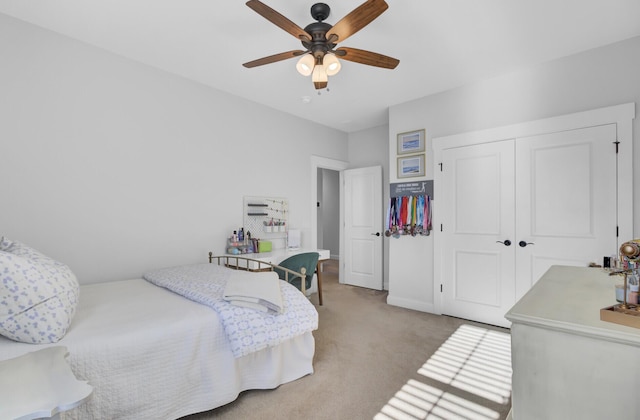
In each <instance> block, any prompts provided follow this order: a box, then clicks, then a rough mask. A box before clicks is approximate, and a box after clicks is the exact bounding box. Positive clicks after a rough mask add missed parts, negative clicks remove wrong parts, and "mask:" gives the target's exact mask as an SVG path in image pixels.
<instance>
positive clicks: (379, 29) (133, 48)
mask: <svg viewBox="0 0 640 420" xmlns="http://www.w3.org/2000/svg"><path fill="white" fill-rule="evenodd" d="M262 1H263V2H264V3H265V4H267V5H268V6H270V7H271V8H273V9H275V10H277V11H278V12H280V13H281V14H283V15H285V16H286V17H287V18H289V19H290V20H291V21H293V22H294V23H296V24H298V25H299V26H301V27H303V28H304V27H305V26H306V25H307V24H309V23H311V22H313V19H312V18H311V15H310V12H309V10H310V7H311V5H312V4H313V3H314V1H313V0H309V1H305V2H302V1H287V0H262ZM326 1H327V0H326ZM328 1H330V0H328ZM363 1H364V0H341V1H333V2H329V3H328V4H329V5H330V6H331V8H332V10H331V16H330V17H329V18H328V19H327V22H328V23H330V24H335V23H336V22H337V21H338V20H339V19H340V18H342V17H343V16H345V15H346V14H347V13H349V12H350V11H351V10H353V9H354V8H356V7H357V6H358V5H360V4H361V3H362V2H363ZM387 3H388V4H389V9H388V10H387V11H386V12H384V13H383V14H382V15H381V16H380V17H378V18H377V19H376V20H374V21H373V22H372V23H371V24H369V25H368V26H367V27H365V28H364V29H362V30H361V31H360V32H358V33H357V34H355V35H353V36H352V37H350V38H349V39H347V40H346V41H345V43H344V44H340V45H339V46H348V47H353V48H359V49H364V50H369V51H374V52H378V53H381V54H385V55H389V56H392V57H395V58H397V59H399V60H400V64H399V65H398V67H397V68H396V69H395V70H386V69H380V68H376V67H370V66H366V65H362V64H356V63H352V62H346V61H343V65H342V70H341V72H340V73H339V74H337V75H336V76H333V77H330V78H329V91H324V90H323V91H320V92H321V94H320V95H318V91H316V90H315V89H314V88H313V85H312V83H311V80H310V78H309V77H303V76H301V75H299V74H298V73H297V72H296V70H295V63H296V59H295V58H294V59H290V60H285V61H281V62H278V63H274V64H269V65H266V66H261V67H256V68H253V69H246V68H244V67H243V66H242V63H244V62H247V61H251V60H254V59H257V58H260V57H264V56H268V55H272V54H275V53H279V52H284V51H290V50H295V49H301V45H300V42H299V41H297V40H296V39H295V38H294V37H293V36H291V35H290V34H288V33H287V32H285V31H283V30H282V29H280V28H278V27H277V26H275V25H273V24H272V23H270V22H268V21H267V20H266V19H264V18H263V17H261V16H260V15H258V14H257V13H255V12H254V11H253V10H251V9H249V8H248V7H247V6H246V5H245V0H234V1H231V0H109V1H105V0H102V1H101V0H0V13H5V14H7V15H9V16H13V17H16V18H18V19H22V20H25V21H27V22H30V23H33V24H35V25H38V26H42V27H44V28H47V29H51V30H53V31H56V32H59V33H61V34H64V35H67V36H69V37H72V38H76V39H79V40H81V41H84V42H86V43H88V44H92V45H95V46H98V47H101V48H104V49H106V50H108V51H112V52H114V53H116V54H120V55H122V56H125V57H128V58H130V59H133V60H136V61H139V62H142V63H145V64H148V65H150V66H153V67H157V68H160V69H163V70H166V71H168V72H171V73H174V74H178V75H181V76H184V77H186V78H188V79H192V80H195V81H197V82H200V83H202V84H205V85H208V86H211V87H214V88H216V89H220V90H223V91H226V92H229V93H232V94H234V95H237V96H241V97H243V98H247V99H250V100H252V101H255V102H258V103H261V104H264V105H267V106H270V107H273V108H276V109H279V110H281V111H284V112H287V113H290V114H293V115H296V116H299V117H302V118H305V119H309V120H313V121H316V122H318V123H320V124H323V125H327V126H330V127H334V128H336V129H338V130H342V131H345V132H353V131H358V130H362V129H366V128H370V127H374V126H379V125H383V124H386V123H387V109H388V107H389V106H391V105H395V104H399V103H403V102H407V101H410V100H412V99H416V98H420V97H424V96H427V95H430V94H433V93H436V92H441V91H444V90H447V89H451V88H454V87H457V86H461V85H464V84H467V83H471V82H474V81H477V80H481V79H485V78H488V77H493V76H496V75H499V74H502V73H506V72H511V71H515V70H517V69H519V68H522V67H525V66H530V65H535V64H538V63H542V62H545V61H549V60H553V59H555V58H559V57H562V56H566V55H570V54H574V53H577V52H580V51H584V50H587V49H591V48H595V47H598V46H602V45H606V44H610V43H613V42H616V41H620V40H623V39H627V38H631V37H634V36H638V35H640V1H638V0H387ZM305 97H306V98H307V99H309V98H310V102H308V103H305V101H304V100H303V98H305Z"/></svg>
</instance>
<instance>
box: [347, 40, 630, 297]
mask: <svg viewBox="0 0 640 420" xmlns="http://www.w3.org/2000/svg"><path fill="white" fill-rule="evenodd" d="M629 102H635V103H636V104H638V103H640V37H636V38H632V39H629V40H626V41H623V42H619V43H616V44H612V45H609V46H605V47H601V48H596V49H593V50H589V51H586V52H583V53H580V54H576V55H572V56H568V57H564V58H561V59H558V60H554V61H551V62H547V63H544V64H541V65H538V66H534V67H531V68H527V69H522V70H520V71H517V72H513V73H510V74H505V75H502V76H499V77H495V78H492V79H488V80H484V81H481V82H478V83H474V84H471V85H467V86H462V87H460V88H457V89H453V90H450V91H446V92H442V93H440V94H436V95H431V96H428V97H425V98H421V99H417V100H415V101H411V102H407V103H403V104H400V105H396V106H393V107H391V108H390V111H389V132H390V136H389V150H390V151H391V150H395V147H396V146H395V144H396V143H395V142H396V138H395V135H396V133H400V132H404V131H409V130H415V129H418V128H425V129H426V135H427V145H430V140H431V139H432V138H434V137H441V136H445V135H450V134H457V133H462V132H468V131H474V130H480V129H486V128H492V127H498V126H504V125H509V124H515V123H519V122H525V121H531V120H538V119H543V118H548V117H554V116H558V115H564V114H571V113H575V112H580V111H586V110H591V109H596V108H601V107H606V106H612V105H619V104H623V103H629ZM639 138H640V120H639V119H638V118H636V119H635V120H634V151H633V155H634V158H633V162H634V237H638V235H639V234H640V217H638V212H639V209H640V145H639V144H638V143H639V140H638V139H639ZM350 153H351V152H350ZM432 156H433V154H432V153H431V150H430V149H427V162H428V164H430V165H431V168H428V169H427V174H429V173H430V170H431V171H432V170H433V165H434V164H435V162H433V161H432V160H430V159H432ZM393 159H394V156H393V154H392V153H391V154H390V161H391V162H392V161H393ZM394 169H395V168H392V169H391V170H392V171H393V170H394ZM434 189H435V191H436V192H435V200H434V211H435V212H437V211H438V194H437V189H438V186H437V185H435V186H434ZM436 234H437V232H436ZM629 239H631V238H629ZM425 240H426V241H427V242H428V243H427V244H425V245H424V247H423V248H424V251H423V252H425V253H426V254H431V255H427V257H428V258H431V257H432V253H433V235H432V236H431V237H429V238H426V239H425ZM391 245H392V246H393V243H392V244H391ZM391 255H392V257H391V258H390V262H389V263H390V265H391V266H392V267H412V272H406V271H405V272H403V275H402V276H396V278H391V279H390V282H391V283H392V284H393V282H394V281H396V282H404V281H405V280H404V278H409V279H410V278H418V277H420V278H424V279H423V280H421V281H426V282H429V288H431V289H433V271H432V267H429V266H424V267H422V268H421V267H420V265H417V264H415V261H416V256H415V255H410V254H409V253H406V252H393V250H392V252H391ZM391 276H393V274H391ZM425 276H426V277H425ZM429 299H433V297H429ZM427 303H429V302H427Z"/></svg>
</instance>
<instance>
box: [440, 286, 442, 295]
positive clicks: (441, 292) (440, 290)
mask: <svg viewBox="0 0 640 420" xmlns="http://www.w3.org/2000/svg"><path fill="white" fill-rule="evenodd" d="M440 293H442V285H440Z"/></svg>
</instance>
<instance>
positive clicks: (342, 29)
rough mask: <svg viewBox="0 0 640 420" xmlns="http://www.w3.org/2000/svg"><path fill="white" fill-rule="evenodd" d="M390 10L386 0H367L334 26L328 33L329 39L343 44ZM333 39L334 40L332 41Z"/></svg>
mask: <svg viewBox="0 0 640 420" xmlns="http://www.w3.org/2000/svg"><path fill="white" fill-rule="evenodd" d="M388 8H389V5H388V4H387V3H386V2H385V1H384V0H367V1H366V2H364V3H362V4H361V5H360V6H358V7H356V8H355V9H354V10H353V11H351V13H349V14H348V15H346V16H345V17H343V18H342V19H340V20H339V21H338V23H336V24H335V25H333V27H332V28H331V29H330V30H329V32H327V39H328V40H329V41H330V42H332V43H334V44H335V43H338V42H343V41H344V40H345V39H347V38H349V37H350V36H351V35H353V34H355V33H356V32H358V31H359V30H360V29H362V28H364V27H365V26H367V25H368V24H369V23H371V22H372V21H373V20H374V19H375V18H377V17H378V16H380V15H381V14H382V13H383V12H384V11H385V10H387V9H388ZM332 37H333V39H331V38H332ZM336 37H337V38H336Z"/></svg>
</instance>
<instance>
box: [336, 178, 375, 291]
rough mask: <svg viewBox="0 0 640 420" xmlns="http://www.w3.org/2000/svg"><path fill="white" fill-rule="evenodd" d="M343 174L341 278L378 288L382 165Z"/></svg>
mask: <svg viewBox="0 0 640 420" xmlns="http://www.w3.org/2000/svg"><path fill="white" fill-rule="evenodd" d="M343 177H344V178H343V179H344V221H345V226H344V244H345V246H344V263H343V271H344V276H343V277H342V278H343V281H344V282H345V283H347V284H351V285H354V286H360V287H367V288H370V289H376V290H382V286H383V278H382V258H383V257H382V240H383V236H382V232H383V230H382V226H383V223H384V222H383V220H382V168H381V167H380V166H373V167H369V168H359V169H348V170H345V171H343Z"/></svg>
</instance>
